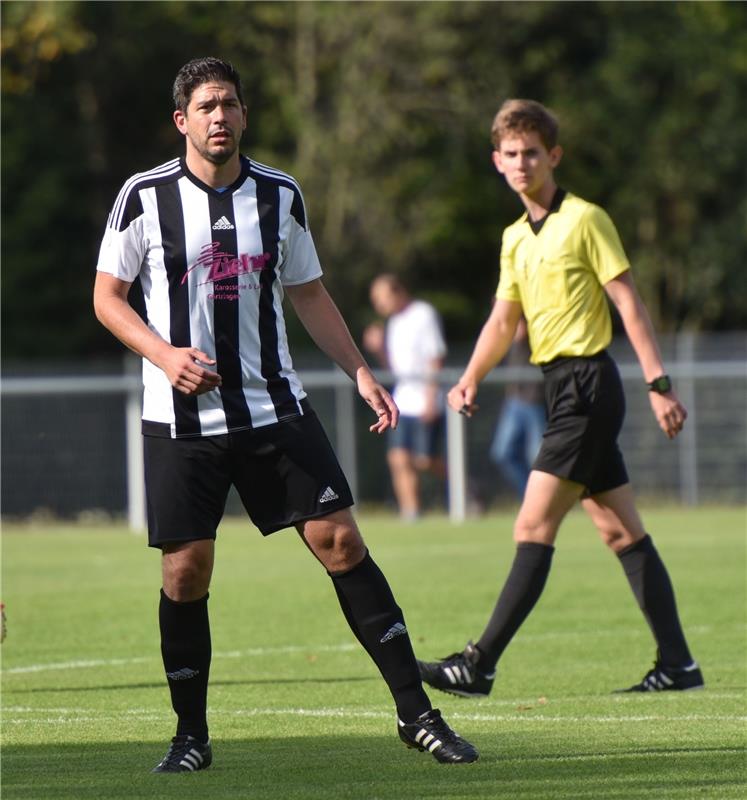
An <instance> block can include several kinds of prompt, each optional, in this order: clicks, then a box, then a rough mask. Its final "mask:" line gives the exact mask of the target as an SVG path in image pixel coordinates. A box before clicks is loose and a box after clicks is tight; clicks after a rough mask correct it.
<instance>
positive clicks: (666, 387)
mask: <svg viewBox="0 0 747 800" xmlns="http://www.w3.org/2000/svg"><path fill="white" fill-rule="evenodd" d="M492 140H493V145H494V152H493V163H494V165H495V167H496V169H497V170H498V172H500V173H501V174H502V175H503V176H504V177H505V179H506V181H507V182H508V185H509V186H510V188H511V189H513V191H515V192H516V193H517V194H518V195H519V198H520V199H521V201H522V203H523V205H524V207H525V208H526V213H525V214H524V215H523V216H522V217H521V218H520V219H519V220H518V221H517V222H515V223H514V224H513V225H510V226H509V227H508V228H506V230H505V231H504V235H503V243H502V247H501V273H500V280H499V283H498V290H497V292H496V302H495V305H494V306H493V310H492V313H491V314H490V317H489V318H488V320H487V322H486V323H485V325H484V327H483V329H482V332H481V333H480V336H479V337H478V339H477V343H476V345H475V348H474V351H473V353H472V356H471V358H470V361H469V363H468V365H467V368H466V369H465V371H464V374H463V375H462V377H461V379H460V380H459V382H458V383H457V384H456V386H454V387H453V388H452V389H451V391H450V392H449V395H448V401H449V405H450V406H451V408H452V409H454V410H455V411H459V412H461V413H463V414H465V415H466V416H468V417H469V416H471V415H472V414H473V413H474V411H475V410H476V409H477V406H476V405H475V399H476V396H477V387H478V384H479V383H480V381H481V380H482V379H483V378H484V377H485V375H486V374H487V373H488V372H489V371H490V370H491V369H492V368H493V367H494V366H495V365H496V364H497V363H498V362H499V361H500V360H501V359H502V358H503V356H504V354H505V353H506V351H507V350H508V348H509V346H510V344H511V341H512V338H513V335H514V331H515V329H516V326H517V323H518V320H519V318H520V315H521V314H522V313H523V314H524V315H525V317H526V319H527V323H528V327H529V340H530V345H531V349H532V358H531V360H532V362H533V363H535V364H539V365H540V366H541V368H542V371H543V373H544V389H545V402H546V405H547V410H548V424H547V429H546V432H545V435H544V437H543V441H542V445H541V448H540V451H539V454H538V455H537V458H536V459H535V461H534V464H533V466H532V471H531V473H530V476H529V481H528V484H527V488H526V491H525V494H524V498H523V502H522V505H521V508H520V510H519V513H518V516H517V518H516V522H515V525H514V539H515V541H516V545H517V547H516V555H515V558H514V562H513V565H512V567H511V570H510V572H509V575H508V578H507V579H506V582H505V584H504V587H503V590H502V591H501V594H500V596H499V598H498V602H497V604H496V606H495V609H494V611H493V613H492V616H491V617H490V619H489V621H488V624H487V627H486V628H485V630H484V632H483V634H482V636H481V637H480V638H479V639H478V640H477V642H476V643H473V642H468V644H467V646H466V647H465V649H464V651H463V652H461V653H455V654H453V655H452V656H449V657H447V658H446V659H443V660H442V661H437V662H430V663H425V662H420V670H421V675H422V676H423V679H424V680H425V681H426V683H428V684H430V685H431V686H434V687H436V688H437V689H442V690H444V691H447V692H451V693H454V694H459V695H464V696H480V695H487V694H489V692H490V690H491V688H492V686H493V681H494V678H495V667H496V664H497V662H498V659H499V658H500V656H501V654H502V653H503V651H504V649H505V648H506V646H507V645H508V643H509V642H510V641H511V638H512V637H513V635H514V634H515V633H516V631H517V630H518V629H519V627H520V626H521V624H522V622H523V621H524V620H525V619H526V617H527V615H528V614H529V613H530V612H531V610H532V608H533V607H534V605H535V603H536V602H537V600H538V599H539V597H540V595H541V593H542V590H543V588H544V585H545V581H546V579H547V576H548V573H549V571H550V564H551V561H552V555H553V550H554V543H555V538H556V536H557V533H558V528H559V526H560V523H561V522H562V521H563V518H564V517H565V515H566V514H567V513H568V511H569V510H570V509H571V508H572V507H573V506H574V505H575V503H576V501H578V500H579V499H580V501H581V505H582V506H583V508H584V510H585V511H586V512H587V513H588V514H589V516H590V517H591V520H592V522H593V523H594V525H595V526H596V528H597V529H598V531H599V534H600V536H601V537H602V541H604V542H605V544H607V546H608V547H610V548H611V549H612V551H613V552H614V553H615V554H616V555H617V556H618V558H619V559H620V563H621V565H622V567H623V570H624V571H625V574H626V576H627V579H628V581H629V583H630V587H631V589H632V590H633V594H634V595H635V598H636V600H637V601H638V604H639V606H640V608H641V610H642V611H643V614H644V616H645V618H646V621H647V622H648V624H649V626H650V628H651V631H652V633H653V636H654V639H655V641H656V646H657V654H656V660H655V663H654V667H653V669H651V670H650V671H649V672H648V673H647V674H646V675H645V676H644V677H643V679H642V680H641V681H640V682H639V683H637V684H635V685H634V686H631V687H630V688H629V689H627V690H625V691H634V692H645V691H663V690H684V689H698V688H701V687H702V686H703V685H704V684H703V676H702V674H701V671H700V668H699V667H698V664H697V663H696V662H695V661H694V660H693V658H692V655H691V654H690V650H689V649H688V646H687V642H686V641H685V637H684V634H683V632H682V628H681V626H680V621H679V618H678V614H677V606H676V603H675V598H674V591H673V589H672V584H671V582H670V580H669V576H668V574H667V570H666V568H665V566H664V564H663V563H662V560H661V558H660V557H659V554H658V552H657V550H656V548H655V547H654V543H653V541H652V540H651V537H650V536H649V535H648V534H647V533H646V531H645V529H644V527H643V524H642V522H641V519H640V517H639V515H638V512H637V510H636V506H635V502H634V499H633V491H632V489H631V486H630V483H629V481H628V474H627V472H626V469H625V463H624V461H623V457H622V454H621V452H620V449H619V448H618V445H617V436H618V434H619V432H620V429H621V427H622V423H623V418H624V415H625V398H624V396H623V389H622V383H621V380H620V376H619V374H618V371H617V367H616V365H615V363H614V361H613V360H612V359H611V358H610V356H609V355H608V354H607V352H606V349H605V348H606V347H607V346H608V345H609V343H610V341H611V338H612V324H611V319H610V313H609V309H608V306H607V298H608V297H609V298H610V300H611V301H612V303H614V305H615V307H616V308H617V310H618V311H619V313H620V317H621V318H622V321H623V325H624V326H625V332H626V334H627V336H628V339H629V340H630V343H631V345H632V347H633V350H634V351H635V353H636V356H637V357H638V361H639V363H640V365H641V370H642V372H643V376H644V380H645V382H646V384H647V386H648V392H649V398H650V401H651V408H652V410H653V412H654V416H655V417H656V420H657V422H658V424H659V426H660V427H661V429H662V431H663V432H664V433H665V434H666V436H667V437H668V438H670V439H672V438H673V437H675V436H676V435H677V434H678V433H679V432H680V431H681V430H682V426H683V424H684V422H685V418H686V417H687V413H686V411H685V408H684V407H683V406H682V404H681V403H680V401H679V400H678V399H677V395H676V394H675V393H674V390H673V388H672V383H671V381H670V380H669V377H668V376H667V375H666V374H665V370H664V366H663V364H662V360H661V356H660V354H659V349H658V346H657V343H656V338H655V335H654V331H653V328H652V325H651V321H650V319H649V316H648V313H647V311H646V309H645V307H644V305H643V302H642V301H641V298H640V296H639V295H638V292H637V290H636V287H635V284H634V282H633V277H632V275H631V272H630V264H629V263H628V260H627V258H626V256H625V253H624V251H623V248H622V245H621V243H620V239H619V237H618V235H617V231H616V230H615V227H614V225H613V223H612V221H611V220H610V218H609V217H608V216H607V214H606V213H605V212H604V211H603V210H602V209H601V208H599V207H598V206H595V205H592V204H591V203H588V202H586V201H584V200H582V199H581V198H579V197H576V196H574V195H572V194H570V193H569V192H565V191H564V190H563V189H560V188H558V186H557V185H556V184H555V180H554V177H553V170H554V169H555V167H557V166H558V164H559V163H560V159H561V157H562V154H563V151H562V149H561V148H560V146H559V145H558V124H557V122H556V120H555V118H554V116H553V115H552V114H551V113H550V112H549V111H548V110H547V109H545V108H544V107H543V106H542V105H540V104H539V103H537V102H534V101H531V100H508V101H506V102H505V103H504V104H503V106H502V107H501V109H500V111H499V112H498V114H497V115H496V117H495V120H494V122H493V128H492Z"/></svg>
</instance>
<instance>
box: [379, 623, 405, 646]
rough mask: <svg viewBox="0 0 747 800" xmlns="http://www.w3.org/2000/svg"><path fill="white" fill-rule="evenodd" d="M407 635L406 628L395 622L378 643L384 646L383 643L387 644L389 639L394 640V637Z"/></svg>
mask: <svg viewBox="0 0 747 800" xmlns="http://www.w3.org/2000/svg"><path fill="white" fill-rule="evenodd" d="M405 633H407V628H406V627H405V626H404V624H403V623H401V622H395V623H394V625H392V627H391V628H389V630H388V631H387V632H386V633H385V634H384V635H383V636H382V637H381V639H379V641H380V642H381V643H382V644H384V642H388V641H389V640H390V639H394V637H395V636H402V635H403V634H405Z"/></svg>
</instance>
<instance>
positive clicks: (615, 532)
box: [597, 525, 645, 553]
mask: <svg viewBox="0 0 747 800" xmlns="http://www.w3.org/2000/svg"><path fill="white" fill-rule="evenodd" d="M597 530H598V531H599V536H600V537H601V539H602V541H603V542H604V543H605V544H606V545H607V547H609V548H610V550H612V551H613V552H615V553H620V552H622V551H623V550H625V549H626V548H627V547H630V546H631V545H633V544H635V543H636V542H637V541H639V540H640V539H642V538H643V536H645V531H642V532H640V533H637V532H635V531H628V530H626V529H625V528H623V527H622V526H613V525H610V526H602V527H598V528H597Z"/></svg>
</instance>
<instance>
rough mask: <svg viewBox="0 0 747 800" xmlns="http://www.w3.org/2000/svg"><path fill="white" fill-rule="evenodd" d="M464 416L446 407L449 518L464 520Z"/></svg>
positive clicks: (465, 471) (465, 496)
mask: <svg viewBox="0 0 747 800" xmlns="http://www.w3.org/2000/svg"><path fill="white" fill-rule="evenodd" d="M464 430H465V426H464V417H463V416H462V415H461V414H455V413H454V412H452V411H450V410H448V409H447V411H446V452H447V462H448V463H447V476H448V482H449V519H450V520H451V521H452V522H464V520H465V518H466V516H467V457H466V456H467V454H466V447H465V441H464V439H465V436H464Z"/></svg>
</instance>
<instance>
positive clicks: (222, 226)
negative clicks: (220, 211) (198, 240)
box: [213, 217, 234, 231]
mask: <svg viewBox="0 0 747 800" xmlns="http://www.w3.org/2000/svg"><path fill="white" fill-rule="evenodd" d="M213 230H214V231H232V230H234V227H233V225H231V223H230V222H229V220H227V219H226V218H225V217H221V218H220V219H219V220H218V221H217V222H215V223H213Z"/></svg>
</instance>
